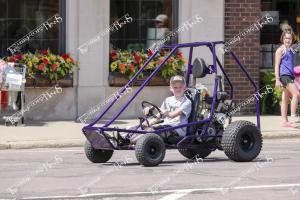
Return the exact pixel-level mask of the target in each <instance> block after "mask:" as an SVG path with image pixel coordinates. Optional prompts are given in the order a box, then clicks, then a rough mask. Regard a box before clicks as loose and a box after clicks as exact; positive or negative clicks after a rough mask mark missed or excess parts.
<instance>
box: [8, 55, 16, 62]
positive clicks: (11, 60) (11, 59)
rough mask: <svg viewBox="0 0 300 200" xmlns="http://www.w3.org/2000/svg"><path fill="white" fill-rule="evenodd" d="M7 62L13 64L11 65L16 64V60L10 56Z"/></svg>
mask: <svg viewBox="0 0 300 200" xmlns="http://www.w3.org/2000/svg"><path fill="white" fill-rule="evenodd" d="M8 61H9V62H13V63H16V62H17V60H16V59H15V58H14V57H13V56H11V57H10V58H9V59H8Z"/></svg>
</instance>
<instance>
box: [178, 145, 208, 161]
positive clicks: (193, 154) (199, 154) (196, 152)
mask: <svg viewBox="0 0 300 200" xmlns="http://www.w3.org/2000/svg"><path fill="white" fill-rule="evenodd" d="M178 151H179V153H181V155H183V156H184V157H186V158H188V159H195V158H206V157H207V156H208V155H209V154H210V153H211V150H209V149H207V148H204V147H203V148H200V149H178Z"/></svg>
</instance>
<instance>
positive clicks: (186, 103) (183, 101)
mask: <svg viewBox="0 0 300 200" xmlns="http://www.w3.org/2000/svg"><path fill="white" fill-rule="evenodd" d="M160 108H161V109H162V110H166V111H169V112H172V111H175V110H176V109H178V108H179V109H180V110H181V111H182V112H183V114H182V115H179V116H177V117H174V118H173V119H172V118H170V117H165V118H164V122H163V123H161V125H170V126H178V125H181V124H186V123H188V118H189V116H190V114H191V111H192V103H191V101H190V100H189V99H188V98H187V97H186V96H182V97H181V98H180V99H178V100H177V99H176V98H175V96H171V97H167V98H166V99H165V100H164V102H163V103H162V105H161V107H160ZM175 131H176V132H177V133H178V134H179V135H180V136H182V137H184V136H185V135H186V127H183V128H178V129H175Z"/></svg>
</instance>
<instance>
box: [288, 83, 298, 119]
mask: <svg viewBox="0 0 300 200" xmlns="http://www.w3.org/2000/svg"><path fill="white" fill-rule="evenodd" d="M286 88H287V89H288V91H289V92H290V93H291V94H292V101H291V117H292V121H294V122H297V121H299V119H295V118H296V112H297V107H298V99H299V98H300V93H299V90H298V88H297V86H296V84H295V83H289V84H288V85H287V87H286Z"/></svg>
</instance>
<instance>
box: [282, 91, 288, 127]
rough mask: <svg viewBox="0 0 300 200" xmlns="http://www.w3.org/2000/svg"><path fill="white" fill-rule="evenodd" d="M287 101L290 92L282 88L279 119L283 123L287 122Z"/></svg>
mask: <svg viewBox="0 0 300 200" xmlns="http://www.w3.org/2000/svg"><path fill="white" fill-rule="evenodd" d="M289 99H290V92H289V91H288V90H287V89H286V88H283V92H282V100H281V117H282V120H283V123H287V122H288V118H287V111H288V104H289Z"/></svg>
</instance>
